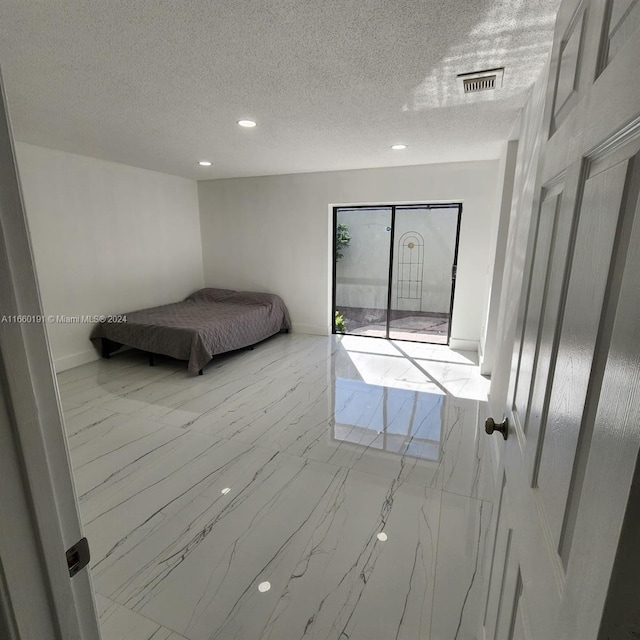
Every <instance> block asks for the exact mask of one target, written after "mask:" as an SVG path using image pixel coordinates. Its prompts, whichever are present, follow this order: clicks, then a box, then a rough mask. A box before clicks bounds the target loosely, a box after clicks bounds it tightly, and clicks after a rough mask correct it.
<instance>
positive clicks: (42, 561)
mask: <svg viewBox="0 0 640 640" xmlns="http://www.w3.org/2000/svg"><path fill="white" fill-rule="evenodd" d="M0 90H1V98H2V99H1V100H0V320H1V319H2V317H3V316H4V317H5V321H4V322H0V386H1V388H2V393H3V398H2V403H1V405H2V406H0V437H2V438H3V439H4V442H5V443H7V447H6V448H5V449H4V450H3V451H2V457H0V460H1V461H2V463H3V464H2V469H3V477H2V493H0V496H1V497H2V498H4V497H5V496H4V492H6V497H7V501H6V502H5V501H4V500H3V505H2V508H0V514H1V515H2V520H4V519H5V518H7V519H9V518H10V520H8V522H11V523H12V525H14V524H15V526H5V524H4V522H3V526H2V527H0V579H2V576H4V589H2V591H4V593H3V594H0V606H2V607H3V614H4V615H2V616H0V619H4V620H5V622H6V623H7V625H11V626H12V627H13V628H14V631H12V632H11V633H16V632H19V633H20V637H23V638H38V640H45V639H47V638H64V640H76V639H78V640H81V639H82V640H98V639H99V638H100V632H99V627H98V623H97V615H96V609H95V603H94V600H93V595H92V586H91V578H90V575H89V571H88V569H85V570H83V571H81V572H80V573H78V574H77V575H76V576H75V577H74V578H73V580H71V579H70V578H69V573H68V569H67V563H66V558H65V549H66V548H68V547H69V546H71V545H72V544H74V543H75V542H76V541H77V540H78V539H80V538H81V537H82V532H81V525H80V519H79V514H78V509H77V500H76V495H75V489H74V486H73V480H72V476H71V470H70V465H69V456H68V450H67V443H66V438H65V437H64V428H63V422H62V415H61V411H60V406H59V401H58V390H57V386H56V379H55V374H54V371H53V366H52V360H51V355H50V350H49V344H48V340H47V334H46V329H45V326H44V324H43V323H42V322H37V321H36V322H17V321H13V320H15V319H17V318H18V317H20V316H31V317H37V316H41V315H42V305H41V303H40V294H39V290H38V284H37V279H36V274H35V268H34V262H33V256H32V252H31V245H30V240H29V231H28V225H27V220H26V217H25V214H24V206H23V200H22V194H21V190H20V184H19V177H18V172H17V168H16V160H15V149H14V145H13V139H12V134H11V125H10V121H9V115H8V112H7V106H6V105H7V102H6V94H5V90H4V84H3V83H2V78H1V76H0ZM5 465H6V466H5ZM14 518H16V520H14ZM18 524H20V528H19V529H18ZM19 532H22V534H23V535H24V536H25V538H23V539H16V538H14V537H13V536H15V535H18V534H19ZM20 567H32V570H29V571H24V570H21V569H20ZM31 589H33V591H32V593H33V594H34V596H33V597H32V598H28V597H27V598H25V594H29V593H30V590H31ZM36 594H40V595H41V596H42V597H41V598H40V597H37V595H36ZM2 596H4V597H2ZM47 599H48V601H49V602H48V606H47V603H46V602H45V600H47ZM9 603H10V605H9ZM8 621H13V622H8ZM36 629H38V631H37V632H33V631H30V630H36ZM43 629H44V630H46V631H44V632H43V631H42V630H43ZM16 630H17V631H16Z"/></svg>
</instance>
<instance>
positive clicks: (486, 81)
mask: <svg viewBox="0 0 640 640" xmlns="http://www.w3.org/2000/svg"><path fill="white" fill-rule="evenodd" d="M503 75H504V68H502V67H501V68H500V69H487V70H485V71H473V72H472V73H461V74H459V75H458V82H460V84H461V88H462V93H478V92H479V91H493V90H494V89H501V88H502V78H503Z"/></svg>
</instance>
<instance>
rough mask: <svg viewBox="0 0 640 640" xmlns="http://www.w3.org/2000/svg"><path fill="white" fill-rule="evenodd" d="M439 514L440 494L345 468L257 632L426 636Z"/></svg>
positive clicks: (358, 637) (273, 635) (335, 638)
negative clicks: (263, 627)
mask: <svg viewBox="0 0 640 640" xmlns="http://www.w3.org/2000/svg"><path fill="white" fill-rule="evenodd" d="M439 512H440V492H437V491H432V490H429V489H425V488H421V487H417V486H415V485H412V484H402V483H399V482H396V481H392V482H389V481H385V480H383V479H381V478H375V477H374V476H371V475H369V474H363V473H359V472H357V471H350V472H349V474H348V475H347V476H346V477H345V478H344V481H343V482H342V483H341V484H340V485H339V486H338V487H337V491H336V494H335V497H334V499H333V500H332V501H331V503H330V504H329V505H328V508H327V509H326V510H325V512H324V513H323V514H322V518H321V519H320V521H319V523H318V524H317V526H316V529H315V531H314V532H313V535H312V537H311V539H310V540H309V541H308V543H307V545H306V547H305V550H304V552H303V554H302V556H301V558H300V559H299V561H298V564H297V565H296V567H295V569H294V571H293V573H292V575H291V576H290V577H289V579H288V580H287V582H286V584H285V585H284V589H281V594H280V596H279V598H278V600H277V606H276V608H275V610H274V612H273V613H272V615H271V617H270V618H269V621H268V623H267V626H266V628H265V630H264V633H263V635H261V636H260V637H261V638H264V639H265V640H267V639H270V640H275V639H280V638H303V637H305V638H307V637H308V638H327V639H331V640H339V639H340V638H351V639H352V640H369V639H370V638H399V639H407V640H408V639H409V638H411V639H413V638H428V637H429V629H430V624H431V616H430V612H429V607H428V606H425V602H427V603H430V602H431V599H432V597H433V585H434V579H435V561H436V554H437V546H438V540H437V532H438V521H439ZM379 535H380V537H382V538H383V539H382V540H380V539H379V537H378V536H379ZM234 637H235V636H234ZM238 637H242V636H238Z"/></svg>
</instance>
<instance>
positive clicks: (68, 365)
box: [53, 349, 100, 373]
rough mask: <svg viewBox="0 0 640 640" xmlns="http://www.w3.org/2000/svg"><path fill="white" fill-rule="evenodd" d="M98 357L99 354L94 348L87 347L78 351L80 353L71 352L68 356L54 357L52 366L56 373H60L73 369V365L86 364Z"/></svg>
mask: <svg viewBox="0 0 640 640" xmlns="http://www.w3.org/2000/svg"><path fill="white" fill-rule="evenodd" d="M99 359H100V354H99V353H98V352H97V351H96V350H95V349H87V350H86V351H80V353H73V354H71V355H70V356H62V357H61V358H56V359H55V360H54V362H53V366H54V368H55V370H56V373H60V372H61V371H66V370H67V369H73V368H74V367H79V366H80V365H81V364H87V362H93V361H94V360H99Z"/></svg>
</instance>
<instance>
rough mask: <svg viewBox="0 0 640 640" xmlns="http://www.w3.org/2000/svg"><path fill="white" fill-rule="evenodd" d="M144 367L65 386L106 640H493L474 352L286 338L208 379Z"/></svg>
mask: <svg viewBox="0 0 640 640" xmlns="http://www.w3.org/2000/svg"><path fill="white" fill-rule="evenodd" d="M146 363H147V361H146V358H145V357H144V356H143V355H142V354H138V353H134V352H127V353H124V354H122V355H119V356H117V357H114V358H113V359H111V360H109V361H100V362H93V363H90V364H87V365H84V366H82V367H78V368H76V369H73V370H70V371H66V372H64V373H62V374H60V376H59V382H60V389H61V395H62V400H63V406H64V411H65V419H66V426H67V432H68V438H69V444H70V448H71V456H72V462H73V467H74V473H75V480H76V485H77V490H78V495H79V499H80V508H81V514H82V519H83V522H84V525H85V533H86V535H87V537H88V538H89V541H90V544H91V548H92V557H93V561H92V573H93V579H94V585H95V588H96V591H97V594H98V596H97V599H98V608H99V612H100V616H101V623H102V628H103V634H104V640H123V639H125V638H126V640H139V639H149V638H153V639H154V640H158V639H163V640H180V639H185V638H186V639H187V640H205V639H207V640H210V639H218V640H230V639H238V640H240V639H241V640H253V639H256V640H266V639H271V640H276V639H277V640H289V639H294V638H295V639H299V638H305V639H307V638H308V639H312V638H313V639H332V640H333V639H335V640H339V639H346V638H350V639H351V640H378V639H381V640H382V639H385V640H386V639H388V638H395V639H402V640H417V639H420V640H426V639H429V638H430V639H431V640H455V639H458V640H462V639H471V638H475V637H476V632H477V629H478V624H479V622H480V617H481V608H482V603H481V601H480V596H481V587H482V582H483V580H484V575H485V570H484V569H485V560H486V554H487V548H486V547H487V540H486V532H487V528H488V525H489V522H490V520H491V514H492V499H493V494H492V482H491V473H490V464H489V460H488V457H489V454H488V448H487V446H486V443H487V437H486V436H482V435H480V434H479V433H478V431H477V426H476V425H477V421H478V411H479V410H481V411H483V412H484V407H483V406H482V405H483V400H485V399H486V392H487V381H486V380H485V379H484V378H482V377H481V376H480V375H479V374H478V368H477V367H476V366H474V361H473V354H465V353H460V352H457V353H456V352H453V351H450V350H449V349H448V348H446V347H442V346H438V345H425V344H409V343H393V342H387V341H384V340H375V339H371V338H361V337H352V336H341V337H333V338H326V337H309V336H299V335H279V336H276V337H274V338H273V339H270V340H268V341H266V342H265V343H263V344H261V345H259V346H258V347H256V349H255V350H254V351H244V352H239V353H235V354H230V355H227V356H222V357H220V358H218V359H216V360H215V361H214V363H212V364H211V365H210V366H209V367H207V369H206V371H205V375H204V376H200V377H198V376H196V377H193V376H189V375H188V374H187V372H186V370H185V367H184V364H183V363H176V362H174V361H171V360H170V359H166V360H161V361H160V362H158V365H157V366H156V367H154V368H150V367H148V366H147V364H146Z"/></svg>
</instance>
